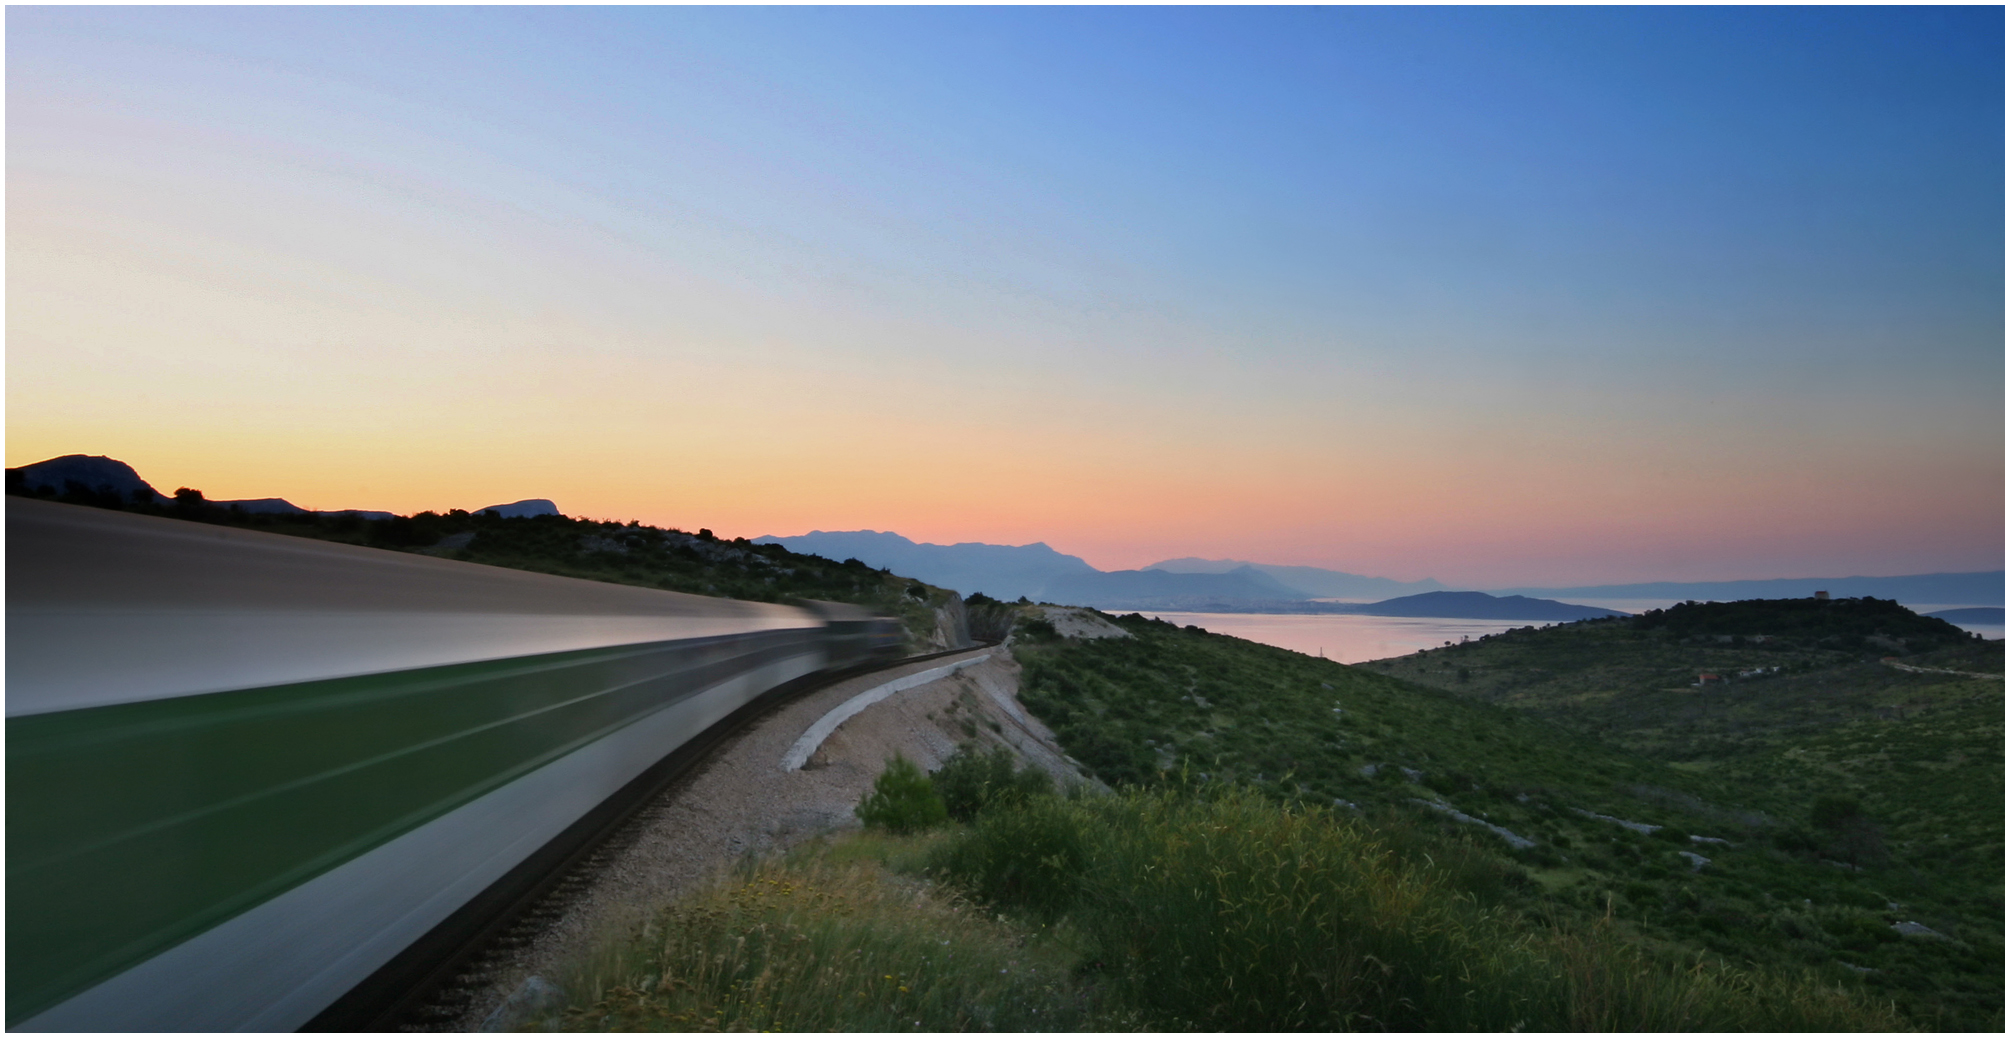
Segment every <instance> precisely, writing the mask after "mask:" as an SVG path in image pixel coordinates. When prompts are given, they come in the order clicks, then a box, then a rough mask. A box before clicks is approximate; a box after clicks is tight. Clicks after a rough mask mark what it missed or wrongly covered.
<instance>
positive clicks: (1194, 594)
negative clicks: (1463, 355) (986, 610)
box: [756, 530, 2003, 620]
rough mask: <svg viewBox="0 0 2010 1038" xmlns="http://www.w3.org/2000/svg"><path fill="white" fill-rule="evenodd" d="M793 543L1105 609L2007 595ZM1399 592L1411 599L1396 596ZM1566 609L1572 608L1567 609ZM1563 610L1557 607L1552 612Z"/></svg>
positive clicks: (1990, 589)
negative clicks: (1416, 574)
mask: <svg viewBox="0 0 2010 1038" xmlns="http://www.w3.org/2000/svg"><path fill="white" fill-rule="evenodd" d="M756 540H757V541H759V542H761V543H774V544H780V545H783V546H784V547H787V548H788V549H789V550H790V551H798V552H808V553H810V554H812V555H822V556H824V557H825V558H829V559H838V560H843V559H848V558H855V559H858V560H859V561H860V562H864V563H866V564H867V565H870V566H876V567H882V568H885V569H890V570H892V571H893V572H895V573H899V574H901V575H903V576H909V577H914V578H916V579H918V580H924V581H927V582H928V583H930V584H935V585H937V586H940V587H947V588H953V589H955V590H957V591H959V592H962V593H963V594H965V595H969V594H974V593H977V592H982V593H984V594H987V595H990V596H991V597H993V598H1000V599H1005V600H1007V601H1010V600H1013V599H1017V598H1020V597H1022V596H1023V597H1025V598H1029V599H1032V600H1034V601H1044V602H1065V603H1068V604H1071V605H1089V606H1095V607H1097V608H1100V609H1122V610H1131V609H1165V610H1185V611H1191V612H1265V613H1283V612H1292V613H1367V612H1369V610H1366V609H1362V608H1356V607H1354V606H1353V605H1351V604H1349V603H1342V602H1320V601H1315V600H1317V599H1353V600H1354V601H1355V602H1356V603H1361V602H1369V601H1375V600H1386V601H1379V602H1375V604H1376V605H1377V607H1378V608H1381V607H1385V606H1386V607H1387V608H1389V609H1392V610H1394V609H1433V610H1442V609H1457V610H1480V611H1479V612H1472V611H1460V612H1432V613H1415V612H1380V613H1376V614H1375V615H1385V616H1460V617H1469V618H1473V619H1511V620H1523V619H1526V620H1557V619H1582V618H1584V617H1588V616H1598V615H1607V614H1609V613H1610V612H1611V610H1608V609H1602V608H1599V607H1595V606H1583V605H1569V604H1567V603H1551V605H1555V606H1559V607H1562V608H1561V610H1558V609H1552V608H1551V605H1543V604H1541V603H1544V602H1548V601H1549V600H1552V599H1559V598H1564V599H1586V598H1589V599H1599V598H1605V599H1627V598H1659V599H1674V600H1676V601H1681V600H1684V599H1697V600H1700V601H1708V600H1715V601H1733V600H1737V599H1745V598H1804V597H1807V596H1809V595H1812V594H1814V593H1815V592H1816V591H1827V592H1828V593H1829V594H1831V595H1833V596H1835V597H1837V598H1855V597H1863V596H1872V597H1876V598H1888V599H1898V600H1900V601H1906V602H1920V603H1932V604H1936V605H1946V606H1954V605H1977V606H1992V605H2000V604H2002V602H2003V571H2001V570H1996V571H1994V572H1988V573H1937V574H1922V575H1917V576H1905V577H1836V578H1820V577H1811V578H1805V579H1795V580H1737V581H1717V582H1704V583H1670V582H1663V583H1654V584H1606V585H1599V586H1595V587H1573V588H1507V589H1504V590H1496V591H1494V592H1492V593H1491V594H1488V595H1484V596H1478V593H1477V592H1467V593H1465V594H1466V595H1468V596H1478V597H1456V596H1454V597H1441V596H1443V595H1444V594H1445V593H1448V592H1450V591H1452V590H1453V589H1450V588H1447V587H1446V586H1445V585H1443V584H1441V583H1439V582H1438V581H1436V580H1429V579H1426V580H1418V581H1408V582H1406V581H1399V580H1391V579H1389V578H1387V577H1371V576H1363V575H1361V574H1358V573H1343V572H1341V571H1339V570H1330V569H1320V568H1318V567H1315V566H1272V565H1265V564H1262V563H1252V562H1244V561H1241V560H1238V559H1198V558H1182V559H1167V560H1166V561H1164V562H1159V563H1154V564H1152V565H1150V566H1147V567H1145V568H1143V569H1135V570H1119V571H1116V572H1105V571H1103V570H1099V569H1096V568H1095V567H1094V566H1091V565H1089V564H1088V563H1087V562H1086V561H1084V560H1082V559H1080V558H1077V557H1076V556H1073V555H1064V554H1062V553H1060V552H1058V551H1055V550H1054V549H1053V548H1051V547H1048V546H1047V545H1046V544H1026V545H1019V546H1016V547H1014V546H1008V545H1002V544H977V543H964V544H917V543H915V542H914V541H911V540H908V539H907V538H905V537H902V536H900V535H899V534H897V533H882V532H880V531H876V530H856V531H850V532H830V531H822V530H819V531H814V532H811V533H807V534H803V535H802V536H800V537H774V536H767V537H759V538H756ZM1397 602H1401V603H1404V604H1401V605H1398V604H1396V603H1397ZM1563 612H1569V613H1570V614H1571V615H1568V616H1565V615H1562V613H1563ZM1553 613H1554V614H1557V615H1550V614H1553Z"/></svg>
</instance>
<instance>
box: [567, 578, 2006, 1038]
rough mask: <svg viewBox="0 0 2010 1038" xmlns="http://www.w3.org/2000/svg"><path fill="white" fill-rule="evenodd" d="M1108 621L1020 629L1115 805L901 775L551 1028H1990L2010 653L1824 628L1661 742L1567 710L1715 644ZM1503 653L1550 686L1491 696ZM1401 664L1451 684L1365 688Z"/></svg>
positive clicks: (1653, 724) (720, 892)
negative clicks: (1413, 650) (1261, 638)
mask: <svg viewBox="0 0 2010 1038" xmlns="http://www.w3.org/2000/svg"><path fill="white" fill-rule="evenodd" d="M1113 620H1114V622H1115V623H1117V624H1118V625H1120V626H1121V627H1123V628H1124V629H1125V630H1126V631H1127V632H1128V633H1129V634H1130V635H1131V637H1130V638H1126V639H1116V638H1110V639H1100V640H1094V641H1079V642H1078V641H1070V640H1064V639H1061V638H1059V637H1056V636H1055V635H1054V634H1053V632H1052V629H1051V627H1049V626H1048V625H1046V624H1045V623H1044V622H1042V621H1040V620H1038V619H1031V618H1029V619H1028V620H1026V621H1024V622H1022V623H1021V625H1020V628H1019V639H1018V641H1017V642H1016V652H1017V655H1018V657H1019V659H1020V661H1021V663H1022V665H1023V667H1024V672H1023V674H1022V687H1021V699H1022V701H1023V702H1025V704H1026V705H1027V707H1028V708H1029V709H1030V710H1032V711H1033V712H1034V713H1035V714H1037V715H1038V716H1040V717H1041V718H1042V719H1043V720H1045V721H1046V722H1047V723H1048V724H1049V725H1050V726H1051V727H1052V728H1053V729H1054V730H1055V732H1056V734H1057V736H1058V737H1059V739H1060V741H1061V743H1062V745H1063V746H1064V748H1066V749H1067V750H1068V752H1069V753H1070V754H1071V755H1073V756H1074V757H1076V758H1077V759H1078V760H1079V761H1080V762H1082V763H1083V764H1084V765H1086V766H1087V767H1088V769H1089V770H1090V771H1091V772H1092V773H1093V774H1094V775H1096V776H1097V777H1098V778H1100V779H1101V780H1103V782H1105V783H1107V784H1108V785H1109V786H1112V787H1115V791H1114V792H1113V793H1093V792H1089V791H1088V790H1086V789H1076V790H1072V791H1060V792H1057V791H1054V790H1052V789H1051V788H1050V787H1048V786H1047V784H1046V783H1045V781H1044V779H1043V778H1041V777H1038V776H1034V775H1031V774H1029V773H1028V772H1025V771H1018V770H1015V769H1014V768H1013V766H1012V762H1011V761H1010V760H1009V759H1008V758H1005V757H1002V756H998V755H993V756H989V757H982V756H976V755H973V754H962V755H959V756H957V757H955V758H952V759H951V760H950V761H949V762H948V763H947V764H946V765H945V766H944V767H943V768H942V769H941V770H939V771H938V772H936V773H935V774H934V775H924V774H923V773H922V772H920V771H919V769H916V768H914V767H913V766H912V765H909V764H907V763H906V762H903V761H894V762H890V764H889V767H888V769H887V772H886V774H885V775H883V776H882V778H881V781H880V783H879V785H878V787H877V788H876V789H875V790H874V791H873V793H872V795H870V796H868V797H867V799H866V801H865V802H864V803H862V804H861V805H860V812H859V813H860V815H861V817H862V818H863V819H864V820H866V821H867V822H868V823H869V828H868V829H867V830H866V831H865V832H864V833H860V834H854V835H850V836H844V837H838V838H834V839H832V840H830V841H827V842H823V843H819V844H815V845H812V846H809V847H806V848H802V849H799V850H798V851H797V852H796V853H794V854H792V855H789V856H787V857H785V858H782V859H778V860H774V861H769V862H764V863H760V864H753V865H749V866H747V867H746V868H744V869H743V870H742V871H741V873H740V874H739V875H737V876H735V877H734V878H733V879H731V880H730V881H728V882H726V883H724V884H722V885H721V886H719V887H717V888H715V889H714V890H712V891H710V892H707V893H705V894H703V895H701V896H699V897H697V898H694V899H691V900H689V901H686V902H683V903H680V904H679V905H677V906H674V907H672V908H670V909H667V910H666V911H665V912H664V913H663V914H662V915H661V916H659V917H658V918H657V919H656V920H654V921H652V922H651V923H650V925H649V926H648V927H647V928H645V929H644V930H642V931H641V932H639V933H636V934H631V935H627V936H626V937H625V938H624V939H622V940H618V941H615V942H614V943H613V944H611V945H610V947H609V950H608V951H607V952H606V953H605V954H603V955H602V957H601V958H600V959H599V960H598V961H597V962H595V963H593V964H588V965H586V966H583V967H582V969H581V971H580V972H579V974H578V975H576V976H574V977H571V978H568V983H569V990H571V991H572V992H573V993H574V997H575V1002H574V1004H573V1005H572V1006H571V1007H570V1008H569V1009H568V1010H566V1011H565V1013H564V1014H562V1015H560V1016H557V1017H553V1018H551V1019H548V1020H545V1021H543V1022H542V1023H543V1024H544V1025H545V1026H558V1027H564V1028H566V1029H580V1030H596V1029H627V1028H631V1027H633V1028H645V1029H656V1028H668V1027H702V1028H707V1029H709V1028H721V1029H738V1028H766V1027H788V1028H790V1029H840V1030H852V1029H873V1030H958V1029H1015V1030H1032V1029H1062V1030H1245V1031H1256V1030H1264V1031H1271V1030H1312V1029H1316V1030H1353V1029H1405V1030H1460V1029H1482V1030H1516V1029H1519V1030H1594V1029H1624V1030H1779V1031H1788V1030H1791V1031H1866V1030H1868V1031H1889V1030H2000V1029H2001V1021H2002V1009H2003V1001H2002V998H2003V996H2002V963H2003V959H2002V938H2001V911H2002V901H2001V898H2002V861H2001V828H2002V825H2001V818H2002V716H2003V715H2002V710H2003V707H2002V693H2001V682H2000V680H1996V681H1991V680H1987V679H1981V678H1976V677H1972V676H1965V675H1972V674H1975V673H1987V672H1988V670H1989V668H1990V667H1991V666H1992V661H1993V666H1994V667H1995V668H1996V672H1997V673H2000V666H2001V663H2000V660H2001V645H2000V643H1994V644H1993V645H1992V644H1987V643H1985V644H1975V643H1973V642H1972V640H1968V639H1964V638H1945V639H1942V638H1941V635H1943V634H1944V632H1938V631H1933V630H1928V631H1926V632H1924V633H1925V634H1926V635H1927V637H1924V638H1921V639H1920V641H1921V642H1925V643H1927V644H1919V643H1914V644H1912V645H1910V646H1908V648H1907V650H1905V652H1906V654H1905V655H1904V656H1903V657H1902V659H1903V660H1904V661H1907V662H1908V665H1912V666H1917V667H1921V668H1925V669H1928V670H1942V671H1961V672H1963V673H1962V674H1947V673H1941V674H1917V673H1908V672H1904V671H1898V670H1894V669H1893V668H1891V667H1889V666H1886V665H1884V664H1882V663H1879V662H1877V658H1876V657H1873V658H1872V660H1871V662H1870V663H1868V664H1866V663H1865V662H1864V658H1863V654H1862V651H1861V648H1860V646H1859V645H1856V644H1838V643H1835V642H1831V643H1830V644H1828V645H1826V646H1823V645H1819V644H1811V643H1813V642H1819V641H1820V640H1821V639H1823V638H1828V637H1830V635H1829V634H1828V633H1823V632H1821V631H1820V630H1814V631H1812V632H1810V631H1803V632H1801V634H1802V635H1803V636H1804V637H1803V640H1802V641H1801V642H1800V643H1799V646H1798V648H1796V647H1795V644H1794V643H1789V644H1788V645H1787V646H1779V645H1775V646H1774V647H1773V648H1770V649H1766V650H1764V651H1767V652H1774V653H1782V652H1785V653H1794V652H1799V653H1802V654H1803V655H1802V658H1798V659H1796V658H1791V657H1789V662H1790V664H1791V665H1790V666H1787V667H1783V669H1782V671H1781V672H1778V674H1777V675H1776V674H1775V672H1771V671H1768V672H1767V676H1766V677H1765V678H1764V679H1759V678H1757V677H1752V678H1748V679H1747V680H1745V681H1744V682H1742V683H1736V684H1733V685H1730V686H1725V687H1722V688H1716V689H1712V690H1710V691H1708V692H1705V691H1700V690H1690V691H1685V692H1668V693H1666V694H1667V695H1670V696H1675V695H1680V696H1685V697H1690V698H1694V697H1699V696H1704V695H1716V696H1719V697H1720V698H1719V700H1718V701H1717V702H1716V703H1714V704H1713V705H1711V706H1710V707H1708V708H1707V709H1709V710H1711V711H1714V712H1715V715H1722V714H1729V715H1731V716H1732V718H1733V719H1732V720H1728V721H1725V722H1723V723H1722V724H1721V726H1719V727H1715V728H1712V727H1710V726H1708V725H1703V726H1700V727H1702V729H1703V731H1704V733H1705V735H1707V736H1708V738H1705V737H1703V736H1697V735H1694V734H1689V735H1685V736H1684V737H1683V738H1682V739H1680V740H1673V741H1671V740H1670V737H1669V735H1668V734H1667V733H1668V730H1669V728H1670V725H1669V724H1668V722H1667V721H1665V720H1664V719H1662V718H1660V717H1657V716H1655V711H1654V710H1653V709H1651V708H1649V707H1646V706H1642V705H1640V704H1633V705H1631V706H1628V707H1626V708H1625V709H1624V710H1622V711H1619V712H1616V713H1614V712H1609V713H1603V714H1601V713H1598V712H1596V711H1588V710H1583V709H1581V708H1573V707H1572V706H1571V705H1570V704H1573V703H1576V704H1581V703H1583V702H1585V701H1586V700H1587V697H1586V696H1585V695H1584V692H1583V688H1582V687H1581V686H1582V685H1583V684H1585V683H1587V682H1588V680H1589V679H1585V678H1584V676H1583V673H1582V672H1583V671H1584V670H1586V669H1589V668H1592V667H1597V668H1603V670H1602V671H1601V673H1603V674H1605V675H1607V676H1608V678H1607V679H1609V676H1610V675H1612V674H1622V675H1623V674H1626V673H1634V672H1637V673H1639V674H1642V675H1645V677H1643V679H1642V682H1641V684H1640V685H1639V686H1637V688H1644V689H1647V690H1648V691H1656V690H1654V689H1653V688H1652V685H1653V683H1654V681H1655V680H1658V678H1657V677H1656V675H1659V674H1660V673H1661V672H1662V671H1668V670H1675V669H1680V670H1688V669H1693V667H1694V666H1696V665H1698V661H1697V657H1695V656H1691V657H1689V658H1688V659H1686V660H1685V659H1682V658H1679V656H1676V655H1670V653H1671V652H1672V653H1678V654H1679V653H1680V652H1681V651H1685V647H1684V646H1683V644H1682V641H1681V640H1682V639H1683V638H1696V636H1695V635H1693V634H1680V633H1677V634H1650V635H1648V637H1649V638H1650V639H1658V640H1659V641H1658V642H1650V644H1649V645H1648V649H1649V650H1650V651H1649V652H1647V653H1643V654H1641V655H1640V657H1639V658H1637V659H1635V660H1633V661H1632V662H1628V661H1626V660H1624V659H1615V658H1614V657H1615V656H1619V655H1621V652H1618V651H1615V650H1614V649H1613V648H1612V646H1611V645H1610V644H1606V645H1605V646H1604V647H1603V648H1600V647H1597V643H1599V642H1611V641H1615V640H1620V639H1623V638H1625V637H1626V636H1627V633H1628V632H1626V631H1625V630H1623V629H1622V628H1621V627H1620V626H1619V625H1617V624H1610V623H1594V624H1583V625H1568V626H1565V627H1557V628H1548V629H1544V630H1541V631H1536V630H1524V631H1521V632H1515V633H1513V634H1512V635H1510V636H1508V637H1505V638H1499V639H1489V640H1488V641H1487V643H1485V644H1481V643H1474V644H1473V645H1470V646H1466V647H1452V648H1447V649H1444V650H1433V652H1431V653H1426V654H1420V656H1419V657H1415V658H1406V659H1405V660H1403V661H1395V662H1394V663H1389V664H1387V666H1376V665H1370V666H1357V667H1347V666H1342V665H1339V664H1336V663H1333V662H1331V661H1327V660H1319V659H1314V658H1310V657H1306V656H1303V655H1299V654H1296V653H1291V652H1286V651H1284V650H1280V649H1274V648H1270V647H1268V646H1262V645H1257V644H1254V643H1250V642H1245V641H1241V640H1238V639H1234V638H1228V637H1224V636H1220V635H1213V634H1209V633H1206V632H1203V631H1200V630H1198V629H1195V628H1177V627H1173V626H1171V625H1169V624H1164V623H1161V622H1158V621H1151V620H1146V619H1143V618H1141V617H1137V616H1130V617H1117V618H1113ZM1872 633H1873V634H1875V633H1876V632H1875V631H1873V632H1872ZM1919 633H1920V632H1915V633H1914V634H1913V635H1912V637H1915V638H1917V637H1919ZM1862 637H1863V635H1862V634H1861V633H1856V632H1850V633H1848V638H1850V639H1861V638H1862ZM1571 639H1583V640H1584V641H1585V642H1591V643H1593V647H1591V648H1587V647H1586V645H1585V644H1583V643H1573V642H1572V641H1571ZM1671 640H1672V641H1673V642H1674V643H1675V644H1674V645H1673V646H1670V645H1668V644H1666V642H1668V641H1671ZM1495 642H1499V643H1500V644H1498V645H1496V644H1493V643H1495ZM1760 644H1762V645H1763V644H1765V643H1763V642H1762V643H1760ZM1724 645H1725V643H1723V642H1719V641H1718V640H1717V639H1716V637H1715V635H1714V634H1711V635H1708V636H1707V637H1706V638H1697V639H1696V640H1694V641H1691V642H1690V643H1689V644H1688V646H1687V647H1686V648H1687V650H1693V651H1695V652H1698V653H1716V652H1719V651H1722V650H1723V647H1724ZM1624 648H1625V646H1624V644H1623V642H1622V643H1621V646H1620V649H1621V650H1622V651H1623V650H1624ZM1731 648H1732V649H1734V650H1743V649H1746V648H1749V647H1748V646H1731ZM1875 648H1877V649H1879V650H1880V651H1891V650H1890V649H1888V648H1887V647H1875ZM1822 653H1826V654H1827V655H1820V654H1822ZM1537 657H1541V658H1545V659H1547V660H1548V664H1547V665H1544V664H1540V663H1533V662H1532V661H1533V660H1535V659H1536V658H1537ZM1566 658H1570V659H1576V660H1578V661H1579V662H1578V664H1576V665H1573V666H1566V665H1563V664H1562V661H1563V660H1565V659H1566ZM1774 658H1779V657H1777V656H1776V657H1774ZM1732 662H1733V663H1737V662H1739V661H1737V660H1733V661H1732ZM1703 663H1704V664H1706V665H1708V666H1713V667H1722V665H1721V664H1720V663H1719V662H1716V661H1715V660H1714V659H1713V658H1710V657H1704V658H1703ZM1803 664H1804V665H1803ZM1768 666H1771V664H1768ZM1516 667H1519V668H1520V670H1521V672H1522V673H1524V674H1530V675H1539V676H1538V677H1537V678H1536V679H1534V680H1530V681H1527V682H1525V683H1522V684H1520V685H1517V686H1515V687H1514V688H1511V689H1506V690H1503V688H1502V687H1501V686H1502V685H1505V684H1507V683H1506V682H1501V683H1499V684H1497V685H1494V686H1481V687H1480V688H1479V689H1478V690H1475V688H1474V685H1475V683H1476V678H1475V675H1477V674H1484V673H1488V672H1490V671H1492V670H1494V669H1495V668H1502V669H1510V670H1512V669H1514V668H1516ZM1406 668H1410V669H1414V670H1416V671H1417V672H1420V673H1432V674H1436V675H1440V676H1441V678H1442V680H1441V681H1439V684H1440V686H1441V687H1431V686H1430V685H1428V684H1425V683H1423V682H1421V681H1418V680H1414V679H1405V678H1400V677H1396V676H1394V675H1392V674H1388V673H1381V672H1379V671H1382V670H1385V669H1386V670H1397V671H1401V670H1403V669H1406ZM1462 669H1463V670H1465V671H1466V674H1465V676H1464V677H1463V678H1462V677H1461V676H1460V673H1459V672H1460V671H1461V670H1462ZM1722 669H1727V670H1732V671H1733V673H1734V674H1735V673H1736V670H1737V669H1744V670H1747V671H1751V670H1755V669H1757V668H1756V665H1752V666H1745V667H1743V668H1733V667H1722ZM1692 680H1693V678H1692ZM1544 681H1549V682H1552V683H1553V684H1551V685H1549V686H1544V685H1543V684H1542V683H1543V682H1544ZM1503 691H1506V692H1509V693H1512V694H1503ZM1657 694H1658V693H1657ZM1729 695H1736V696H1742V697H1745V698H1741V699H1725V698H1722V697H1724V696H1729ZM1592 699H1593V701H1596V699H1595V697H1592ZM1683 702H1684V703H1687V702H1688V700H1687V699H1685V700H1684V701H1683ZM1901 706H1902V707H1904V709H1903V711H1901V710H1899V709H1898V707H1901ZM1699 709H1701V708H1699ZM1629 718H1630V719H1631V722H1632V723H1631V726H1630V727H1628V726H1627V725H1626V724H1623V723H1622V722H1625V721H1627V720H1628V719H1629ZM1692 727H1697V726H1692ZM1711 733H1714V734H1711ZM1711 739H1715V740H1717V741H1715V742H1712V741H1711ZM1677 750H1679V752H1677ZM1895 924H1904V925H1900V926H1895ZM789 978H793V979H789Z"/></svg>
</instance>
